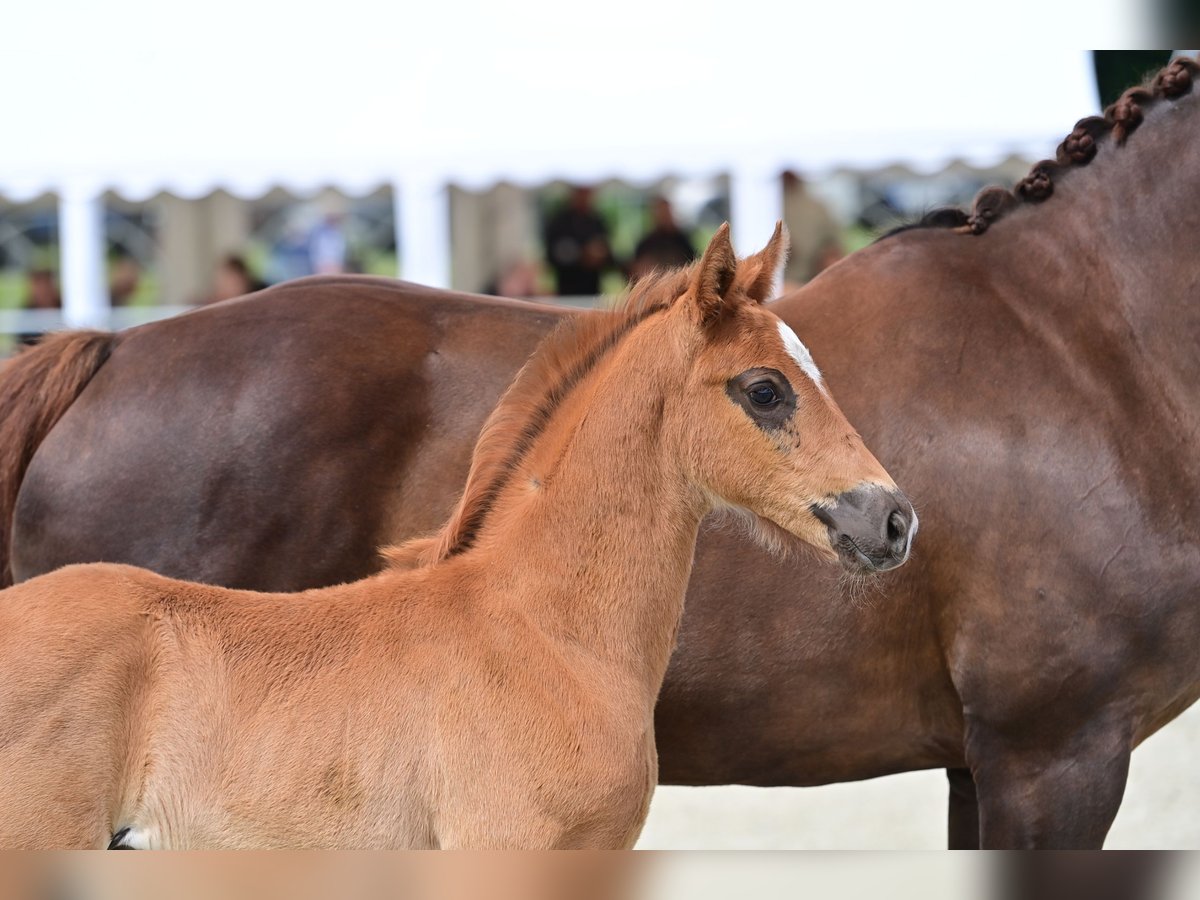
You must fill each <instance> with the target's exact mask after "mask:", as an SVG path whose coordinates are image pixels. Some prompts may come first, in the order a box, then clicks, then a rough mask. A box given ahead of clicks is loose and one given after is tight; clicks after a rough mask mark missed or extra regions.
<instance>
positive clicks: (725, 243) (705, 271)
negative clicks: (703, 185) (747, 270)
mask: <svg viewBox="0 0 1200 900" xmlns="http://www.w3.org/2000/svg"><path fill="white" fill-rule="evenodd" d="M736 275H737V257H736V256H735V255H734V253H733V244H732V243H731V242H730V240H729V223H728V222H726V223H724V224H723V225H722V226H721V227H720V228H718V229H717V233H716V234H714V235H713V238H712V240H711V241H709V242H708V247H707V249H705V251H704V256H702V257H700V262H698V263H696V268H695V271H694V272H693V273H692V280H691V284H689V285H688V293H687V298H686V301H685V302H687V303H688V304H689V305H690V306H691V308H692V311H693V312H694V313H695V316H696V321H697V322H698V323H699V324H700V325H710V324H712V323H713V322H715V321H716V320H717V318H718V317H719V316H720V315H721V310H722V308H723V307H724V306H725V303H726V297H728V295H729V292H730V289H731V288H732V287H733V279H734V276H736Z"/></svg>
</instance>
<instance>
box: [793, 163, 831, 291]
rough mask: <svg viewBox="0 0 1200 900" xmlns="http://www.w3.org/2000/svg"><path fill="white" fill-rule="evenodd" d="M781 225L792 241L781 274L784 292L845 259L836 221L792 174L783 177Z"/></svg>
mask: <svg viewBox="0 0 1200 900" xmlns="http://www.w3.org/2000/svg"><path fill="white" fill-rule="evenodd" d="M783 222H784V224H785V225H787V229H788V233H789V234H790V235H791V238H792V250H791V253H790V254H789V255H788V261H787V265H786V267H785V268H784V270H783V280H784V287H785V289H786V290H790V289H792V288H795V287H799V286H800V285H802V284H804V283H805V282H808V281H812V280H813V279H814V278H816V277H817V275H819V274H820V273H821V272H822V271H824V270H825V269H827V268H829V267H830V266H831V265H833V264H834V263H835V262H837V261H838V260H839V259H841V258H842V257H843V256H845V255H846V254H845V250H844V249H843V248H842V230H841V228H840V227H839V225H838V223H837V220H836V219H834V217H833V215H832V214H831V213H830V212H829V210H828V208H826V206H825V204H824V203H822V202H821V201H820V200H818V199H817V198H816V197H814V196H813V195H812V194H810V193H809V192H808V189H807V187H806V186H805V184H804V179H803V178H801V177H800V176H799V175H797V174H796V173H795V172H784V173H783Z"/></svg>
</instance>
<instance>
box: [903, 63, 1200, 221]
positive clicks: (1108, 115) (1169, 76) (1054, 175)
mask: <svg viewBox="0 0 1200 900" xmlns="http://www.w3.org/2000/svg"><path fill="white" fill-rule="evenodd" d="M1197 73H1200V62H1197V60H1195V59H1190V58H1187V57H1180V58H1179V59H1176V60H1173V61H1172V62H1171V63H1170V64H1169V65H1167V66H1166V67H1165V68H1164V69H1162V70H1160V71H1159V73H1158V74H1157V75H1155V76H1154V77H1153V78H1150V79H1148V80H1147V81H1146V82H1145V83H1144V84H1142V85H1140V86H1138V87H1132V88H1129V89H1128V90H1127V91H1125V93H1123V94H1122V95H1121V96H1120V97H1119V98H1118V99H1117V102H1116V103H1113V104H1112V105H1111V106H1109V107H1108V108H1107V109H1105V110H1104V114H1103V115H1100V116H1088V117H1087V118H1086V119H1080V120H1079V122H1077V123H1076V125H1075V128H1074V130H1073V131H1072V132H1071V133H1070V134H1068V135H1067V137H1066V139H1065V140H1064V141H1063V142H1062V143H1061V144H1059V145H1058V150H1057V151H1056V153H1055V158H1054V159H1044V160H1042V161H1041V162H1039V163H1037V164H1036V165H1034V167H1033V168H1032V169H1031V170H1030V171H1029V174H1028V175H1026V176H1025V177H1024V178H1022V179H1021V180H1020V181H1018V182H1017V184H1016V186H1015V187H1014V188H1013V189H1012V190H1011V191H1010V190H1007V189H1006V188H1002V187H987V188H984V189H983V190H982V191H980V192H979V193H978V194H977V195H976V197H975V200H974V202H973V203H972V205H971V210H970V212H968V211H966V210H962V209H953V208H942V209H935V210H933V211H931V212H928V213H926V214H925V215H924V216H923V217H922V218H921V219H920V220H919V221H918V222H915V223H913V224H910V225H901V226H900V227H899V228H895V229H892V230H891V231H889V232H888V233H887V234H885V235H884V237H885V238H887V237H891V236H892V235H895V234H899V233H900V232H903V231H909V230H911V229H913V228H954V229H956V230H957V231H959V232H960V233H962V234H983V233H984V232H985V231H987V230H988V226H990V225H991V224H992V223H993V222H995V221H996V220H997V219H999V218H1002V217H1003V216H1004V215H1005V214H1007V213H1009V212H1011V211H1012V210H1013V209H1015V208H1016V207H1018V206H1020V205H1021V204H1023V203H1041V202H1042V201H1043V200H1045V199H1046V198H1047V197H1049V196H1050V195H1051V194H1053V193H1054V184H1055V182H1056V181H1057V179H1058V178H1059V177H1060V176H1061V175H1062V174H1063V173H1064V172H1067V171H1069V170H1070V169H1072V168H1075V167H1076V166H1086V165H1087V164H1088V163H1090V162H1091V161H1092V159H1093V158H1094V157H1095V156H1096V150H1097V148H1098V145H1099V143H1100V141H1101V140H1102V139H1103V138H1104V137H1105V136H1109V135H1111V137H1112V139H1113V140H1115V141H1116V142H1117V144H1118V145H1120V144H1122V143H1124V141H1125V139H1126V138H1127V137H1129V135H1130V134H1132V133H1133V132H1134V130H1135V129H1136V128H1137V127H1138V126H1139V125H1140V124H1141V123H1142V119H1143V118H1144V117H1145V113H1146V109H1147V108H1148V107H1150V106H1151V105H1152V104H1154V103H1157V102H1158V101H1160V100H1174V99H1176V98H1178V97H1182V96H1183V95H1184V94H1186V93H1188V92H1189V91H1191V89H1192V82H1193V81H1194V80H1195V76H1196V75H1197Z"/></svg>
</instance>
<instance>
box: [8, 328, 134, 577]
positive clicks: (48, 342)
mask: <svg viewBox="0 0 1200 900" xmlns="http://www.w3.org/2000/svg"><path fill="white" fill-rule="evenodd" d="M115 340H116V336H115V335H113V334H111V333H108V332H103V331H70V332H64V333H62V334H53V335H50V336H49V337H46V338H44V339H43V340H42V341H41V343H39V344H38V345H37V346H36V347H33V348H31V349H29V350H26V351H25V352H24V353H22V354H20V355H19V356H17V357H16V358H15V359H13V360H11V361H9V362H8V363H7V364H5V366H4V367H3V368H0V587H6V586H8V585H10V584H12V566H11V562H10V544H11V540H12V519H13V508H14V506H15V505H16V502H17V492H18V491H19V490H20V487H21V479H22V478H23V477H24V475H25V470H26V469H27V468H28V467H29V461H30V460H31V459H32V458H33V454H34V452H36V450H37V448H38V445H40V444H41V443H42V441H43V440H44V439H45V437H46V435H47V434H49V433H50V429H51V428H53V427H54V425H55V423H57V422H58V420H59V419H61V418H62V416H63V413H65V412H66V411H67V409H68V408H69V407H70V406H71V404H72V403H74V402H75V398H76V397H78V396H79V395H80V393H81V392H82V391H83V389H84V388H85V387H87V384H88V382H89V381H91V380H92V376H93V375H95V374H96V371H97V370H98V369H99V368H100V367H101V366H102V365H104V361H105V360H106V359H108V355H109V353H110V352H111V351H112V347H113V343H114V342H115Z"/></svg>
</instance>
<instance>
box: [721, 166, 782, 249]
mask: <svg viewBox="0 0 1200 900" xmlns="http://www.w3.org/2000/svg"><path fill="white" fill-rule="evenodd" d="M729 192H730V198H729V218H730V219H731V220H732V221H731V222H730V225H731V227H732V228H733V246H734V249H735V250H737V252H738V255H739V256H746V255H748V254H750V253H755V252H757V251H758V250H761V249H762V248H763V247H764V246H765V245H766V243H767V239H768V238H769V237H770V236H771V231H772V230H773V229H774V228H775V223H776V222H777V221H778V220H779V219H781V218H783V185H782V183H781V182H780V173H779V172H775V171H772V170H771V169H769V168H766V167H761V166H754V167H744V168H738V169H735V170H734V171H733V172H732V173H731V174H730V176H729Z"/></svg>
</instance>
